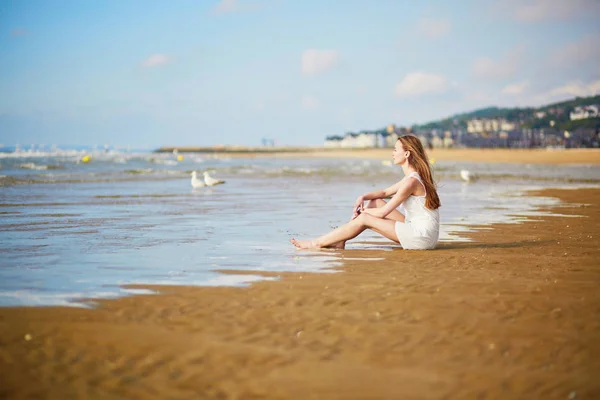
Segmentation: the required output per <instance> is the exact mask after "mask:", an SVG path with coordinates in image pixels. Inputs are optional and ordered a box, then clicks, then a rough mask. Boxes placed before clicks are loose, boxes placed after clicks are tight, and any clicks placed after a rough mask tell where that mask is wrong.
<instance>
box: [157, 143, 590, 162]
mask: <svg viewBox="0 0 600 400" xmlns="http://www.w3.org/2000/svg"><path fill="white" fill-rule="evenodd" d="M178 149H179V151H180V152H181V153H185V152H205V153H212V154H215V155H221V156H226V157H233V158H256V157H327V158H366V159H379V160H389V159H391V154H392V149H391V148H390V149H387V148H382V149H327V148H299V147H289V148H284V147H282V148H251V147H231V148H209V147H184V148H181V147H179V148H178ZM172 150H173V148H172V147H168V148H167V147H165V148H163V149H162V150H159V151H161V152H171V151H172ZM429 156H430V158H434V159H436V160H437V161H470V162H486V163H493V162H504V163H525V164H555V165H556V164H594V165H598V164H600V149H562V150H560V149H558V150H556V149H473V148H468V149H433V150H430V151H429Z"/></svg>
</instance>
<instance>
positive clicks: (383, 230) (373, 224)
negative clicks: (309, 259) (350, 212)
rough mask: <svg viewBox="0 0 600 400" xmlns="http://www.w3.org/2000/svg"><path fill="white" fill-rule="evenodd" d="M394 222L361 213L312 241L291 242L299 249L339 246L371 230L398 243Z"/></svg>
mask: <svg viewBox="0 0 600 400" xmlns="http://www.w3.org/2000/svg"><path fill="white" fill-rule="evenodd" d="M395 225H396V221H394V220H391V219H387V218H377V217H374V216H373V215H370V214H366V213H363V214H361V215H359V216H358V217H356V218H355V219H353V220H352V221H350V222H348V223H347V224H345V225H342V226H340V227H339V228H336V229H334V230H333V231H331V232H329V233H327V234H326V235H323V236H321V237H319V238H317V239H314V240H296V239H292V240H291V242H292V244H293V245H294V246H296V247H298V248H301V249H309V248H321V247H331V246H339V244H340V243H343V242H345V241H346V240H350V239H353V238H355V237H356V236H358V235H359V234H361V233H362V232H363V231H364V230H365V229H372V230H374V231H375V232H377V233H379V234H381V235H383V236H385V237H387V238H388V239H391V240H393V241H394V242H398V237H397V236H396V229H395Z"/></svg>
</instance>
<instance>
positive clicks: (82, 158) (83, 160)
mask: <svg viewBox="0 0 600 400" xmlns="http://www.w3.org/2000/svg"><path fill="white" fill-rule="evenodd" d="M91 159H92V156H90V155H87V154H86V155H85V156H83V157H81V162H83V163H86V162H90V160H91Z"/></svg>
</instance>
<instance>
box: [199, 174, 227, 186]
mask: <svg viewBox="0 0 600 400" xmlns="http://www.w3.org/2000/svg"><path fill="white" fill-rule="evenodd" d="M204 183H206V186H214V185H219V184H221V183H225V181H222V180H219V179H215V178H213V177H212V176H210V175H209V174H208V171H204Z"/></svg>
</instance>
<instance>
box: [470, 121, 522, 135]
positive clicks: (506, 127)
mask: <svg viewBox="0 0 600 400" xmlns="http://www.w3.org/2000/svg"><path fill="white" fill-rule="evenodd" d="M512 129H515V124H514V123H512V122H509V121H507V120H505V119H501V118H493V119H477V118H474V119H471V120H469V121H467V132H469V133H484V132H500V131H510V130H512Z"/></svg>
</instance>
